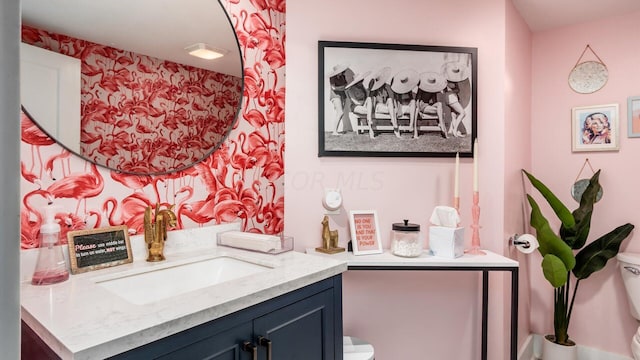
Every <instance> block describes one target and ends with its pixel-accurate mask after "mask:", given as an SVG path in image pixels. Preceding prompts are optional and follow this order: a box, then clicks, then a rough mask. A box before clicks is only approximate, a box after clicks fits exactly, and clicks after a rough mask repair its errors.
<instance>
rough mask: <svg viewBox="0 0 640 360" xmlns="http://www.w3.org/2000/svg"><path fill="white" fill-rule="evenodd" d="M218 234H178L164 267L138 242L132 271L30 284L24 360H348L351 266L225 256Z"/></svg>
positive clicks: (300, 257)
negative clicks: (345, 326)
mask: <svg viewBox="0 0 640 360" xmlns="http://www.w3.org/2000/svg"><path fill="white" fill-rule="evenodd" d="M215 233H216V231H211V230H208V231H207V230H206V228H201V229H190V230H181V231H175V232H171V233H170V235H169V240H168V241H167V249H166V255H167V260H166V261H163V262H159V263H148V262H145V261H144V256H143V255H142V256H141V254H140V253H139V250H138V254H136V250H135V248H136V247H137V248H139V246H138V245H136V244H137V243H138V242H141V243H142V244H143V243H144V241H143V240H141V239H135V238H134V237H132V248H134V262H133V263H131V264H126V265H120V266H117V267H112V268H107V269H102V270H98V271H93V272H87V273H83V274H78V275H73V276H71V278H70V279H69V280H68V281H66V282H63V283H60V284H55V285H50V286H33V285H31V284H30V283H29V282H24V283H23V284H22V286H21V305H22V320H23V351H24V352H23V356H27V354H32V356H34V357H33V358H37V357H35V356H36V355H37V354H38V353H40V354H48V355H45V356H47V357H46V358H50V357H51V356H53V355H54V354H55V356H57V357H59V358H62V359H98V358H114V359H140V358H145V359H148V358H162V359H187V358H189V359H191V358H209V359H264V360H267V359H301V358H304V359H319V360H320V359H338V360H341V359H342V280H341V273H342V272H344V271H346V269H347V265H346V262H344V261H339V260H333V259H326V258H322V257H317V256H312V255H306V254H302V253H298V252H294V251H290V252H287V253H284V254H280V255H275V256H274V255H268V254H261V253H256V252H249V251H245V250H238V249H232V248H226V247H217V246H216V245H215ZM193 239H196V240H194V241H191V240H193ZM134 245H135V246H134ZM142 250H143V251H144V248H143V249H142ZM203 269H205V271H203ZM185 271H186V273H187V274H188V273H189V272H191V274H190V275H189V276H186V275H185ZM203 272H205V273H206V274H207V275H210V276H201V273H203ZM238 274H240V275H238ZM211 277H217V278H218V280H215V281H214V282H213V283H210V282H202V283H201V282H199V279H200V278H202V279H206V281H210V278H211ZM192 278H193V279H192ZM151 279H153V281H150V280H151ZM158 279H162V280H158ZM138 280H140V281H142V282H137V281H138ZM145 281H149V283H148V285H146V286H142V285H140V284H143V283H144V282H145ZM24 342H27V343H26V344H24ZM24 345H26V346H24ZM30 352H31V353H30ZM27 358H30V357H27Z"/></svg>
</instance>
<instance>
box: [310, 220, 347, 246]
mask: <svg viewBox="0 0 640 360" xmlns="http://www.w3.org/2000/svg"><path fill="white" fill-rule="evenodd" d="M316 251H318V252H322V253H325V254H336V253H339V252H343V251H344V248H342V247H339V246H338V230H331V229H330V228H329V217H328V216H326V215H325V216H324V219H322V246H321V247H317V248H316Z"/></svg>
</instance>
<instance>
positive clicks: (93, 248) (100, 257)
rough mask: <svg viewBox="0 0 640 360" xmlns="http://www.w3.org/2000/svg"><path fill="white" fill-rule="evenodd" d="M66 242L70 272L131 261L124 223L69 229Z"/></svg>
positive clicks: (76, 272)
mask: <svg viewBox="0 0 640 360" xmlns="http://www.w3.org/2000/svg"><path fill="white" fill-rule="evenodd" d="M67 242H68V244H69V262H70V263H71V273H72V274H79V273H83V272H87V271H92V270H97V269H102V268H106V267H111V266H116V265H122V264H127V263H130V262H132V261H133V256H132V254H131V243H130V242H129V233H128V231H127V226H126V225H121V226H111V227H106V228H100V229H89V230H76V231H69V232H68V233H67Z"/></svg>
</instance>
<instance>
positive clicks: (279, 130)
mask: <svg viewBox="0 0 640 360" xmlns="http://www.w3.org/2000/svg"><path fill="white" fill-rule="evenodd" d="M223 3H224V4H226V9H227V12H228V13H229V14H230V18H231V19H232V22H233V24H234V26H235V28H236V32H237V34H238V38H239V40H240V43H241V50H242V54H243V56H244V65H245V79H244V80H245V87H244V91H245V93H244V97H243V104H242V109H241V111H240V114H239V120H238V123H237V124H236V127H235V128H234V130H233V131H232V133H231V135H230V136H229V137H228V139H227V140H226V141H225V143H224V144H223V145H222V146H221V147H220V149H219V150H218V151H216V152H215V153H214V154H213V155H211V156H209V157H208V158H207V159H205V160H204V161H202V162H201V163H199V164H198V165H196V166H194V167H191V168H189V169H187V170H185V171H181V172H177V173H173V174H169V175H162V176H153V177H152V176H126V175H122V174H119V173H117V172H115V171H108V170H105V169H103V168H96V167H95V166H91V165H90V164H89V163H88V162H86V161H85V160H83V159H81V158H79V157H76V156H74V155H70V154H69V153H68V152H67V151H65V150H64V149H63V148H61V147H60V146H58V145H57V144H55V143H53V142H52V141H51V140H50V139H48V138H47V137H46V136H43V134H42V133H41V132H40V131H39V130H38V129H37V128H36V127H35V126H33V124H31V122H30V121H28V120H25V119H23V121H22V125H23V130H22V142H21V155H20V158H21V159H20V160H21V165H22V172H21V175H22V176H21V197H22V199H23V203H22V206H21V216H20V218H21V246H22V247H23V248H30V247H34V246H37V242H36V239H37V234H38V232H39V227H40V222H41V221H42V219H41V216H40V208H41V207H42V206H44V205H45V204H46V203H47V202H48V201H49V200H51V199H53V201H54V204H56V205H59V206H60V208H59V211H58V213H57V216H56V217H57V218H58V219H59V220H60V223H61V225H63V226H62V228H63V235H64V233H66V232H67V231H69V230H74V229H84V228H92V227H101V226H109V225H120V224H126V225H127V226H128V227H129V230H130V231H131V232H138V233H139V232H141V231H142V219H143V214H144V209H145V208H146V206H148V205H150V204H155V203H156V202H160V203H167V204H176V205H177V206H176V212H177V214H178V217H179V227H180V228H188V227H195V226H202V225H204V224H210V223H219V222H232V221H241V222H242V225H243V227H244V229H245V230H247V231H255V232H266V233H279V232H281V231H282V230H283V228H284V213H283V212H284V194H283V184H282V182H283V180H282V179H283V176H284V162H283V161H284V159H283V157H284V156H283V151H284V114H283V110H284V69H285V68H284V65H285V61H284V60H285V58H284V29H285V21H284V2H280V3H276V4H274V5H270V6H266V5H264V4H263V5H260V4H254V2H252V1H249V0H247V1H245V0H242V1H228V2H226V1H223ZM246 16H249V17H250V18H251V19H252V20H253V21H251V22H246V21H244V22H243V21H242V20H243V19H244V17H246ZM256 39H259V40H260V41H259V45H258V46H256V45H255V44H256V42H257V41H256ZM65 239H66V238H65Z"/></svg>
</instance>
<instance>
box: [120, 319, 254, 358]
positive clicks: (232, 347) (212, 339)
mask: <svg viewBox="0 0 640 360" xmlns="http://www.w3.org/2000/svg"><path fill="white" fill-rule="evenodd" d="M208 328H209V326H208V325H204V326H202V327H200V328H194V329H190V330H186V331H183V332H181V333H179V334H176V335H173V336H170V337H168V338H165V339H162V340H159V341H156V342H154V343H151V344H149V345H146V346H142V347H139V348H136V349H133V350H130V351H128V352H125V353H123V354H120V355H116V356H115V357H113V358H111V359H118V360H124V359H127V360H128V359H131V360H134V359H135V360H138V359H163V360H170V359H175V360H185V359H189V360H197V359H208V360H251V359H252V356H251V353H249V352H246V351H244V350H243V346H242V344H243V342H245V341H251V330H252V324H251V322H245V323H242V324H240V325H237V326H234V327H231V328H224V329H221V330H222V331H219V330H216V331H212V332H210V333H208V334H207V335H204V336H203V333H207V332H208V331H207V330H208Z"/></svg>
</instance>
